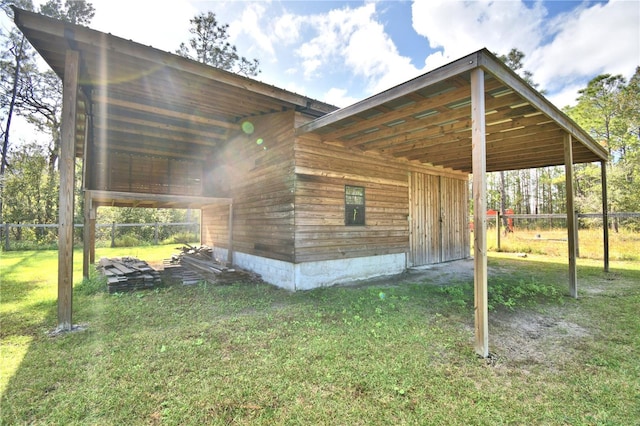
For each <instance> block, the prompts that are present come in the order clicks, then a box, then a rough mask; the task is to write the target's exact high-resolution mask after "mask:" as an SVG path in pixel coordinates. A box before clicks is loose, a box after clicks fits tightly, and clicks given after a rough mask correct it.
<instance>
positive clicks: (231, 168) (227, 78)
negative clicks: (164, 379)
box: [15, 9, 607, 356]
mask: <svg viewBox="0 0 640 426" xmlns="http://www.w3.org/2000/svg"><path fill="white" fill-rule="evenodd" d="M15 22H16V24H17V25H18V27H19V28H20V29H21V30H22V32H23V33H24V34H25V35H26V36H27V38H28V39H29V41H30V42H31V44H32V45H33V46H34V47H35V48H36V49H37V50H38V52H39V53H40V54H41V55H42V57H43V58H44V59H45V61H47V63H48V64H49V65H50V66H51V68H52V69H53V70H54V71H55V72H56V73H57V74H58V75H59V76H60V78H61V79H63V82H64V109H63V128H62V135H63V143H62V148H61V155H60V173H61V189H60V237H59V243H60V244H59V250H60V258H59V302H58V306H59V320H58V323H59V327H61V328H69V327H71V282H72V267H71V261H72V258H71V256H72V251H71V235H72V232H73V227H72V223H71V222H72V220H73V202H72V200H73V199H72V197H73V191H72V187H73V179H74V174H73V171H74V158H75V157H81V158H82V159H83V163H82V164H83V165H84V169H83V174H82V176H83V182H82V187H83V189H84V194H85V206H87V208H85V210H86V212H85V223H86V225H87V229H89V230H92V229H94V227H95V211H96V209H97V208H98V207H99V206H104V205H109V206H137V207H182V208H184V207H190V208H197V209H200V210H201V212H202V242H203V243H204V244H208V245H212V246H213V247H214V248H215V254H216V255H217V256H219V257H222V258H225V259H228V260H229V261H230V262H232V263H233V264H235V265H237V266H240V267H243V268H246V269H249V270H252V271H255V272H257V273H259V274H261V276H262V277H263V279H264V280H266V281H268V282H270V283H272V284H274V285H277V286H280V287H284V288H288V289H291V290H298V289H309V288H314V287H318V286H324V285H331V284H335V283H338V282H344V281H350V280H355V279H363V278H369V277H373V276H380V275H385V274H395V273H399V272H401V271H403V270H405V269H406V268H407V267H412V266H418V265H425V264H432V263H440V262H446V261H449V260H454V259H463V258H466V257H468V256H469V254H470V232H469V228H468V222H469V219H470V218H468V217H467V212H468V211H469V202H470V200H469V176H470V175H471V174H472V176H473V181H472V184H473V185H472V186H473V191H472V192H473V203H474V217H473V221H474V223H475V232H474V233H473V237H474V259H475V260H474V262H475V282H476V284H475V285H476V340H477V342H476V350H477V352H478V353H479V354H481V355H484V356H486V355H487V354H488V343H487V342H488V341H487V307H486V283H487V272H486V217H485V211H486V208H485V206H484V203H485V201H484V200H485V191H486V181H485V175H486V172H490V171H499V170H512V169H522V168H532V167H543V166H550V165H563V164H564V165H565V167H566V170H567V188H568V193H569V194H570V195H572V194H573V190H572V184H573V178H572V170H573V164H574V163H583V162H600V163H601V164H603V165H604V163H605V162H606V160H607V154H606V151H605V150H604V149H603V148H602V147H601V146H600V145H599V144H598V143H596V142H595V141H594V140H593V139H592V138H591V137H590V136H589V135H588V134H587V133H586V132H584V131H583V130H582V129H581V128H579V127H578V126H577V125H576V124H575V123H574V122H573V121H571V120H570V119H569V118H568V117H567V116H566V115H565V114H563V113H562V112H561V111H559V110H558V109H557V108H556V107H554V106H553V105H552V104H551V103H550V102H549V101H547V100H546V99H545V98H544V97H543V96H541V95H540V94H539V93H538V92H536V91H535V90H534V89H532V88H531V87H530V86H529V85H527V84H526V83H525V82H524V81H523V80H522V79H521V78H519V77H518V76H517V75H516V74H515V73H513V72H512V71H511V70H509V69H508V68H507V67H506V66H505V65H504V64H503V63H501V62H500V61H499V60H498V59H497V58H496V57H495V56H493V55H492V54H491V53H490V52H489V51H487V50H484V49H483V50H480V51H478V52H474V53H472V54H470V55H468V56H465V57H463V58H460V59H458V60H456V61H454V62H452V63H450V64H448V65H445V66H443V67H441V68H438V69H436V70H434V71H431V72H429V73H427V74H424V75H422V76H419V77H417V78H415V79H413V80H410V81H407V82H406V83H403V84H401V85H399V86H396V87H394V88H392V89H389V90H387V91H385V92H382V93H379V94H377V95H375V96H373V97H371V98H368V99H365V100H363V101H361V102H359V103H356V104H354V105H352V106H349V107H346V108H342V109H337V108H335V107H333V106H331V105H327V104H325V103H322V102H319V101H316V100H313V99H310V98H308V97H305V96H302V95H298V94H295V93H291V92H288V91H285V90H282V89H278V88H276V87H273V86H270V85H267V84H264V83H261V82H258V81H255V80H252V79H248V78H245V77H241V76H238V75H234V74H231V73H228V72H225V71H221V70H218V69H215V68H211V67H209V66H206V65H203V64H200V63H197V62H194V61H191V60H188V59H185V58H182V57H178V56H176V55H173V54H170V53H166V52H163V51H159V50H156V49H154V48H151V47H147V46H142V45H140V44H137V43H135V42H132V41H127V40H123V39H120V38H118V37H115V36H112V35H109V34H104V33H101V32H97V31H94V30H91V29H89V28H85V27H81V26H76V25H72V24H68V23H63V22H61V21H57V20H54V19H50V18H46V17H44V16H41V15H37V14H34V13H31V12H27V11H23V10H19V9H16V10H15ZM602 174H603V179H605V178H606V176H605V167H604V166H603V167H602ZM603 198H604V200H605V203H606V192H604V193H603ZM567 211H573V197H572V196H569V197H568V205H567ZM604 212H606V209H604ZM605 214H606V213H605ZM568 217H569V219H572V218H573V215H568ZM575 226H576V225H575V223H573V222H572V220H570V221H569V241H570V244H569V245H570V249H569V265H570V266H569V282H570V290H571V293H572V294H573V295H574V296H577V284H576V283H577V280H576V265H575V245H574V242H575V232H576V229H575ZM604 229H605V231H604V232H605V237H606V227H605V228H604ZM92 234H93V233H92V232H85V236H86V238H85V251H84V259H85V273H86V271H88V265H89V263H90V261H93V250H94V249H93V247H94V241H93V237H92ZM605 240H606V238H605ZM605 251H606V244H605Z"/></svg>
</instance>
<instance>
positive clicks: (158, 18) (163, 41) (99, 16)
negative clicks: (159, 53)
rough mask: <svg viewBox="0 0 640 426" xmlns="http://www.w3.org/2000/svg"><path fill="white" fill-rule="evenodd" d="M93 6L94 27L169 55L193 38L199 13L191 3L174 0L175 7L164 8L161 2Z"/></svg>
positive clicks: (96, 1)
mask: <svg viewBox="0 0 640 426" xmlns="http://www.w3.org/2000/svg"><path fill="white" fill-rule="evenodd" d="M91 3H92V4H93V6H94V7H95V9H96V14H95V17H94V19H93V21H92V22H91V24H90V27H91V28H94V29H96V30H98V31H102V32H106V33H111V34H113V35H116V36H118V37H122V38H125V39H129V40H133V41H135V42H137V43H141V44H144V45H149V46H153V47H155V48H158V49H161V50H166V51H169V52H173V51H175V50H176V49H177V48H178V46H179V45H180V43H181V42H183V41H187V40H188V39H189V37H190V34H189V25H190V24H189V20H190V19H191V18H193V17H194V16H195V15H196V14H197V13H198V11H197V10H196V9H195V7H193V6H192V5H191V3H190V2H189V1H188V0H173V1H172V3H171V7H166V5H165V6H160V5H159V4H158V2H157V0H156V1H154V0H135V1H133V0H92V1H91Z"/></svg>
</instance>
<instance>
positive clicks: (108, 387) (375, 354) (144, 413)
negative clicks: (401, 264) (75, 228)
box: [0, 246, 640, 425]
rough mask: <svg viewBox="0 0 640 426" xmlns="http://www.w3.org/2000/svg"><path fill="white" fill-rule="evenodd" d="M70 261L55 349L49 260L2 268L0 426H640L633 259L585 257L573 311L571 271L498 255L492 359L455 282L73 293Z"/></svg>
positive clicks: (40, 256)
mask: <svg viewBox="0 0 640 426" xmlns="http://www.w3.org/2000/svg"><path fill="white" fill-rule="evenodd" d="M172 247H173V246H165V247H144V248H132V249H102V250H98V253H97V256H98V257H101V256H109V257H111V256H124V255H133V256H137V257H139V258H142V259H145V260H147V261H149V262H154V261H159V260H161V259H163V258H167V257H169V256H170V255H171V254H172V253H173V252H174V251H173V249H172ZM75 259H76V263H77V267H76V268H75V277H76V280H77V283H76V291H75V292H74V323H81V324H86V325H87V326H88V327H87V329H86V330H85V331H82V332H76V333H70V334H66V335H61V336H58V337H49V336H48V334H47V332H48V331H50V330H52V329H53V328H54V327H55V324H56V318H55V315H56V304H55V299H56V280H57V273H56V268H57V252H55V251H52V252H9V253H2V257H1V259H0V267H1V273H2V275H1V277H2V278H1V279H2V287H1V293H0V296H1V305H0V314H1V316H2V317H1V318H2V319H1V324H0V325H1V328H0V344H1V346H0V349H1V351H2V352H1V355H0V357H1V366H0V373H1V377H0V392H1V393H2V397H1V401H0V404H1V405H0V413H1V414H0V415H1V419H0V420H1V421H0V423H1V424H61V425H63V424H64V425H70V424H83V425H84V424H100V425H112V424H194V425H200V424H232V423H233V424H303V425H307V424H331V425H334V424H345V425H352V424H367V425H368V424H380V425H388V424H442V425H456V424H459V425H467V424H491V425H493V424H554V425H555V424H570V425H591V424H593V425H626V424H639V423H640V315H638V312H639V309H638V307H639V306H640V264H639V262H635V261H612V263H611V272H610V273H608V274H605V273H604V272H602V266H601V261H596V260H588V259H586V260H585V259H581V260H580V261H579V280H580V281H579V289H580V294H581V297H580V298H579V299H578V300H574V299H571V298H569V297H566V296H565V294H566V293H567V291H566V287H567V283H566V280H567V278H566V277H567V271H566V269H567V268H566V260H563V259H562V258H555V257H545V256H540V255H535V254H531V255H529V257H528V258H526V259H519V258H516V257H515V256H514V255H512V254H509V253H496V254H492V255H491V256H490V259H489V266H490V278H489V286H490V293H491V294H492V296H491V297H492V299H491V301H492V306H493V308H494V309H493V310H492V311H491V312H490V315H489V317H490V320H489V324H490V350H491V352H492V357H491V358H490V359H487V360H485V359H479V358H477V357H476V356H475V354H474V352H473V297H472V285H471V283H470V282H468V281H465V280H464V279H460V280H455V281H453V282H452V283H450V285H448V286H446V287H443V286H440V285H435V284H434V283H430V282H429V281H428V280H424V279H419V278H418V277H413V278H415V280H414V281H411V280H410V279H409V280H408V279H407V277H406V276H405V277H400V278H397V279H393V280H391V279H390V280H387V281H386V282H385V281H377V282H376V284H375V285H369V286H354V287H332V288H326V289H317V290H313V291H307V292H298V293H290V292H287V291H284V290H279V289H276V288H274V287H272V286H268V285H263V284H250V283H237V284H234V285H230V286H214V285H211V284H205V283H201V284H198V285H195V286H190V287H184V286H181V285H174V286H166V287H163V288H160V289H157V290H152V291H146V292H138V293H130V294H115V295H108V294H106V293H104V292H98V293H92V292H91V291H87V288H89V287H87V286H86V285H79V284H80V282H79V280H80V277H81V266H80V261H81V253H79V252H76V256H75ZM410 278H411V277H410ZM89 289H90V288H89Z"/></svg>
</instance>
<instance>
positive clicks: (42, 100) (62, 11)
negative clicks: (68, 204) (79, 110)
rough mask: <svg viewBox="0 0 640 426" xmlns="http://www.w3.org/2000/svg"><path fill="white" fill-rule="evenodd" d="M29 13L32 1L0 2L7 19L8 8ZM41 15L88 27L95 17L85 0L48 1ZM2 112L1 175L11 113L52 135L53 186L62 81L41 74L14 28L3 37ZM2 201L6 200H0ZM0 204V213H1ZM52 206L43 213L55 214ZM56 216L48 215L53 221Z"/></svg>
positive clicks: (19, 33)
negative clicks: (24, 118)
mask: <svg viewBox="0 0 640 426" xmlns="http://www.w3.org/2000/svg"><path fill="white" fill-rule="evenodd" d="M11 5H15V6H17V7H20V8H23V9H28V10H32V9H33V4H32V3H31V0H2V3H1V6H2V9H3V11H4V12H5V13H7V15H8V16H9V17H12V16H13V11H12V9H11V8H10V7H9V6H11ZM39 11H40V13H42V14H44V15H47V16H51V17H53V18H56V19H61V20H64V21H67V22H71V23H74V24H88V23H89V22H90V21H91V19H92V18H93V16H94V15H95V9H94V8H93V6H92V5H91V3H88V2H86V1H85V0H66V1H65V3H64V4H63V3H62V1H61V0H49V1H47V2H46V3H44V4H42V5H41V6H40V9H39ZM0 65H1V69H0V72H1V78H0V81H1V82H2V102H1V106H2V111H3V112H4V115H6V118H5V120H6V122H5V126H4V129H3V149H2V157H3V159H2V166H1V168H2V175H4V169H5V166H6V164H7V163H6V155H7V153H8V151H9V142H10V140H9V139H10V126H11V120H12V118H13V115H14V114H19V115H22V116H24V117H26V119H27V121H29V122H30V123H32V124H34V125H35V126H36V128H38V130H40V131H43V132H45V133H48V134H49V135H50V136H51V139H50V143H49V147H48V153H49V154H48V167H47V169H48V171H49V174H48V176H49V186H53V185H54V184H55V179H56V176H55V167H56V162H57V158H58V150H59V146H60V121H61V120H60V114H61V110H62V82H61V81H60V79H59V78H58V77H57V76H56V75H55V74H54V73H53V72H52V71H50V70H47V71H44V72H41V71H40V70H38V68H37V66H36V65H35V60H34V51H33V48H32V47H31V46H30V45H29V43H28V42H27V41H26V39H25V37H24V35H23V34H22V33H21V32H20V31H19V30H18V29H17V28H14V29H13V30H12V31H11V32H10V34H9V35H8V36H7V37H5V40H4V42H3V51H2V56H1V63H0ZM2 198H3V199H4V198H5V197H2ZM2 207H3V206H2V204H0V213H1V212H2ZM54 210H55V209H54V208H53V205H49V206H47V209H46V211H47V212H49V213H50V214H53V213H52V212H54ZM53 217H55V216H53V215H52V216H51V218H53Z"/></svg>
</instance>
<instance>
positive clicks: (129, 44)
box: [12, 6, 338, 115]
mask: <svg viewBox="0 0 640 426" xmlns="http://www.w3.org/2000/svg"><path fill="white" fill-rule="evenodd" d="M12 8H13V11H14V22H15V24H16V25H17V26H18V28H20V30H21V31H22V32H23V33H25V34H28V33H29V32H30V31H38V32H43V33H46V34H48V35H51V36H52V37H59V38H62V39H65V40H67V43H68V45H69V48H70V49H73V45H74V44H75V43H78V42H79V43H86V44H89V45H92V46H94V47H96V48H99V49H108V50H111V51H116V52H118V53H120V54H123V55H127V56H131V57H135V58H139V59H143V60H147V61H150V62H153V63H157V64H160V65H163V66H168V67H171V68H174V69H177V70H180V71H184V72H187V73H191V74H194V75H197V76H200V77H205V78H209V79H212V80H216V81H218V82H221V83H224V84H228V85H230V86H233V87H237V88H241V89H245V90H247V91H250V92H253V93H257V94H260V95H264V96H268V97H271V98H274V99H277V100H279V101H282V102H285V103H288V104H290V105H291V106H293V107H295V108H296V109H298V110H305V111H308V112H309V113H311V114H312V115H320V114H327V113H330V112H332V111H335V110H337V109H338V108H337V107H336V106H334V105H330V104H327V103H324V102H321V101H318V100H316V99H312V98H309V97H306V96H303V95H299V94H297V93H293V92H289V91H287V90H284V89H280V88H278V87H275V86H272V85H269V84H266V83H262V82H260V81H257V80H253V79H251V78H248V77H244V76H241V75H238V74H234V73H232V72H229V71H225V70H222V69H219V68H214V67H211V66H209V65H205V64H202V63H200V62H197V61H194V60H191V59H188V58H184V57H181V56H178V55H176V54H173V53H169V52H165V51H163V50H160V49H156V48H154V47H151V46H145V45H142V44H139V43H136V42H134V41H131V40H125V39H123V38H120V37H117V36H114V35H112V34H105V33H102V32H99V31H96V30H93V29H91V28H87V27H84V26H81V25H76V24H71V23H68V22H63V21H60V20H57V19H54V18H49V17H46V16H43V15H40V14H37V13H34V12H30V11H27V10H23V9H19V8H16V7H15V6H12ZM27 38H28V37H27ZM34 47H35V48H36V50H38V46H34ZM38 52H39V53H40V54H41V56H42V57H43V58H44V60H45V61H46V62H47V63H48V64H49V65H50V66H51V65H52V64H51V62H50V60H49V58H47V55H46V52H42V51H40V50H38ZM52 68H53V67H52ZM58 74H59V73H58ZM60 77H61V78H62V76H60Z"/></svg>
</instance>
